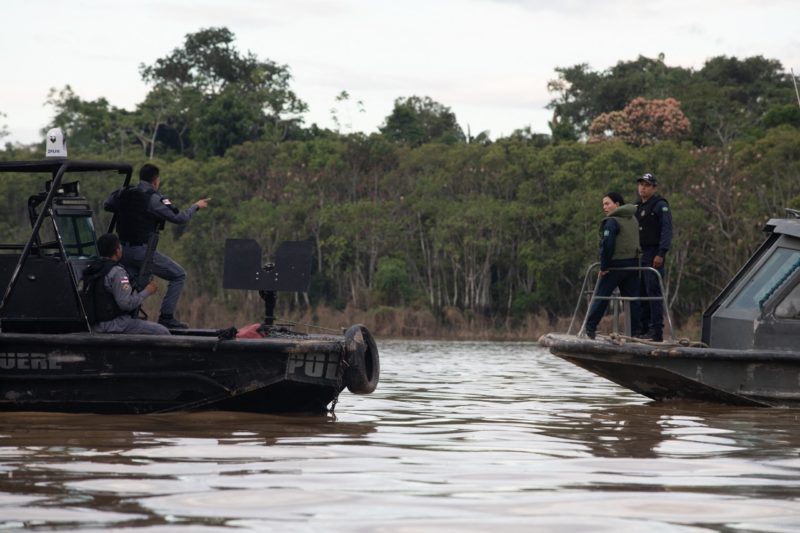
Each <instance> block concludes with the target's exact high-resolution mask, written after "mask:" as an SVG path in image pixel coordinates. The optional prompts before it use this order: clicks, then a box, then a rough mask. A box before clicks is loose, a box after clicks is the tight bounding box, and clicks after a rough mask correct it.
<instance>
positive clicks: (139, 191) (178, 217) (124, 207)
mask: <svg viewBox="0 0 800 533" xmlns="http://www.w3.org/2000/svg"><path fill="white" fill-rule="evenodd" d="M160 186H161V177H160V174H159V170H158V167H157V166H155V165H151V164H149V163H147V164H144V165H142V168H141V169H139V184H138V185H136V186H135V187H134V186H129V187H123V188H121V189H118V190H116V191H114V192H113V193H111V196H109V197H108V199H106V202H105V205H104V207H105V209H106V211H111V212H113V213H116V214H117V234H118V235H119V238H120V241H121V242H122V249H123V255H122V263H123V264H124V265H125V267H127V268H128V269H129V270H135V271H138V270H139V269H141V268H142V264H143V263H144V258H145V255H146V253H147V243H148V241H149V239H150V236H151V235H152V234H153V233H154V232H155V231H156V228H157V227H158V226H159V225H161V224H163V223H164V222H165V221H166V222H171V223H173V224H180V225H183V224H186V223H187V222H189V219H191V218H192V216H193V215H194V214H195V213H196V212H197V211H198V210H200V209H203V208H206V207H208V200H209V199H208V198H204V199H202V200H198V201H197V202H195V203H194V204H192V205H191V206H190V207H189V208H188V209H185V210H183V211H180V210H178V208H176V207H175V206H173V205H172V202H170V201H169V199H168V198H165V197H163V196H161V193H159V192H158V189H159V187H160ZM152 269H153V270H152V272H153V275H155V276H157V277H159V278H161V279H164V280H167V281H168V282H169V285H168V286H167V291H166V294H165V295H164V299H163V300H162V302H161V314H160V315H159V317H158V323H159V324H161V325H163V326H166V327H167V328H171V329H181V328H187V327H189V326H188V325H187V324H185V323H183V322H181V321H179V320H177V319H176V318H175V308H176V307H177V306H178V298H180V295H181V291H182V290H183V284H184V282H185V281H186V271H185V270H184V269H183V267H181V266H180V265H179V264H178V263H176V262H175V261H173V260H172V259H170V258H169V257H167V256H166V255H164V254H162V253H159V252H155V254H154V255H153V264H152Z"/></svg>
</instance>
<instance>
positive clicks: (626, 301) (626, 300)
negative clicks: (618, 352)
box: [567, 262, 675, 339]
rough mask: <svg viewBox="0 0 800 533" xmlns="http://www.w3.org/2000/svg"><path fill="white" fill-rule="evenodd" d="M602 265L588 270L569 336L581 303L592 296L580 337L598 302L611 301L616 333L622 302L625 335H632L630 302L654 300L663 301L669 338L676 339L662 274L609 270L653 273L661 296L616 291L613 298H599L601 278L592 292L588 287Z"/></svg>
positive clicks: (570, 325) (598, 264) (651, 268)
mask: <svg viewBox="0 0 800 533" xmlns="http://www.w3.org/2000/svg"><path fill="white" fill-rule="evenodd" d="M599 268H600V263H599V262H597V263H592V264H591V265H589V267H588V268H587V269H586V275H585V276H584V278H583V284H582V285H581V292H580V294H579V296H578V302H577V303H576V304H575V311H573V313H572V320H570V322H569V328H568V329H567V335H572V327H573V326H574V325H575V320H576V318H577V316H578V312H579V311H580V307H581V301H582V300H584V299H585V297H586V296H589V295H591V298H588V303H587V306H586V313H585V314H584V316H583V322H582V323H581V329H580V331H578V335H582V334H583V333H584V332H585V331H586V319H587V318H588V316H589V309H591V307H592V303H594V301H595V300H596V299H597V300H610V301H611V304H612V312H613V314H614V321H613V330H614V333H618V331H617V329H618V323H619V320H618V319H619V313H620V309H619V304H620V302H622V304H623V307H624V311H625V334H626V335H631V319H630V316H631V315H630V302H631V301H640V302H649V301H654V300H661V302H662V305H663V308H664V317H665V318H666V322H667V326H668V329H669V337H670V338H671V339H674V338H675V330H674V329H673V327H672V317H671V316H670V314H669V306H668V301H667V291H666V290H665V288H664V279H663V278H662V277H661V273H660V272H659V271H658V270H656V269H655V268H653V267H642V266H639V267H619V268H609V269H608V270H614V271H623V270H636V271H639V272H640V273H641V272H647V271H649V272H652V273H653V274H655V275H656V279H657V280H658V286H659V288H660V289H661V296H621V295H620V294H619V289H614V292H613V293H612V294H611V296H597V295H596V293H597V285H598V283H600V277H599V276H598V277H597V281H596V282H595V284H594V287H593V288H592V290H591V291H589V290H587V286H588V284H589V277H590V276H591V275H592V271H593V270H595V269H598V270H599Z"/></svg>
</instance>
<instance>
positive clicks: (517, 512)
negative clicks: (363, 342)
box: [0, 341, 800, 532]
mask: <svg viewBox="0 0 800 533" xmlns="http://www.w3.org/2000/svg"><path fill="white" fill-rule="evenodd" d="M380 347H381V354H382V367H383V368H382V376H381V385H380V387H379V389H378V391H376V393H375V394H372V395H370V396H362V397H357V396H353V395H351V394H348V393H345V394H343V395H342V397H341V401H340V403H339V405H338V407H337V409H336V418H333V417H331V416H318V417H280V416H263V415H239V414H232V413H199V414H190V415H187V414H178V415H169V416H139V417H133V416H125V417H114V416H94V415H53V414H27V413H26V414H20V413H11V414H0V530H2V529H9V530H15V529H28V530H37V529H39V530H53V529H57V530H81V531H87V530H88V531H91V530H97V531H100V530H104V531H105V530H109V529H122V528H126V529H128V528H138V529H144V530H150V531H170V532H171V531H222V530H226V531H233V530H254V531H319V530H325V531H381V532H387V531H404V532H405V531H429V530H432V529H435V530H438V531H486V530H492V529H493V530H496V531H531V530H535V531H564V532H574V531H588V530H591V531H613V532H625V531H648V532H652V531H655V532H658V531H798V530H800V455H799V454H798V452H800V424H799V422H800V421H799V420H798V417H800V411H799V410H760V409H740V408H723V407H710V406H699V405H694V404H681V405H658V404H651V403H648V402H647V401H646V400H645V399H644V398H642V397H640V396H637V395H635V394H633V393H631V392H627V391H625V390H623V389H621V388H619V387H617V386H615V385H613V384H611V383H608V382H606V381H604V380H602V379H600V378H596V377H594V376H593V375H591V374H588V373H587V372H585V371H584V370H581V369H579V368H577V367H573V366H571V365H569V364H568V363H565V362H562V361H561V360H559V359H557V358H555V357H552V356H550V355H548V354H547V353H546V352H545V351H544V350H542V349H540V348H538V347H536V346H535V345H533V344H495V343H451V342H400V341H395V342H388V341H387V342H381V343H380Z"/></svg>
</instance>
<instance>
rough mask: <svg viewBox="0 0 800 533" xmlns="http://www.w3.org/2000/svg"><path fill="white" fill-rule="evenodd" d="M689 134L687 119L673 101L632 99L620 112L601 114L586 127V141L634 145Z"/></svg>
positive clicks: (675, 101) (670, 99) (652, 142)
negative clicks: (587, 130) (619, 141)
mask: <svg viewBox="0 0 800 533" xmlns="http://www.w3.org/2000/svg"><path fill="white" fill-rule="evenodd" d="M690 131H691V125H690V124H689V119H688V118H686V115H684V114H683V111H681V104H680V102H678V101H677V100H675V99H674V98H665V99H664V100H647V99H646V98H641V97H639V98H634V99H633V100H631V101H630V102H629V103H628V105H626V106H625V109H623V110H622V111H611V112H610V113H603V114H601V115H600V116H598V117H597V118H595V119H594V120H593V121H592V124H591V125H590V126H589V142H601V141H606V140H611V139H620V140H622V141H625V142H626V143H628V144H632V145H634V146H649V145H653V144H655V143H656V142H657V141H662V140H667V139H680V138H682V137H685V136H687V135H688V134H689V132H690Z"/></svg>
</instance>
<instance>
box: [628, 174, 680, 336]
mask: <svg viewBox="0 0 800 533" xmlns="http://www.w3.org/2000/svg"><path fill="white" fill-rule="evenodd" d="M636 181H637V183H638V189H639V198H640V201H639V204H638V205H637V206H636V219H637V220H638V221H639V244H640V245H641V248H642V256H641V266H643V267H652V268H655V269H656V270H657V271H658V273H659V274H661V277H662V279H663V277H664V259H665V258H666V255H667V252H668V251H669V248H670V246H671V245H672V212H671V211H670V210H669V203H668V202H667V200H666V199H665V198H663V197H662V196H661V195H660V194H658V192H656V188H657V187H658V180H656V177H655V176H653V175H652V174H650V173H649V172H648V173H647V174H644V175H643V176H642V177H640V178H639V179H638V180H636ZM641 295H642V296H647V297H651V298H652V297H659V298H660V297H661V287H660V285H659V283H658V278H657V277H656V275H655V274H654V273H653V272H649V271H647V272H643V273H642V282H641ZM643 303H644V305H643V306H642V322H641V326H640V332H641V334H642V335H643V336H644V337H645V338H649V339H651V340H654V341H658V342H661V341H663V340H664V306H663V303H662V301H661V300H651V301H649V302H648V301H645V302H643ZM648 310H649V313H648ZM648 317H649V318H648Z"/></svg>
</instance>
